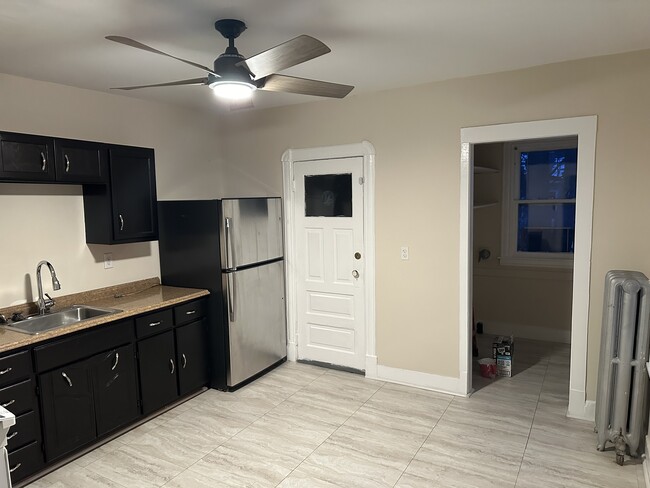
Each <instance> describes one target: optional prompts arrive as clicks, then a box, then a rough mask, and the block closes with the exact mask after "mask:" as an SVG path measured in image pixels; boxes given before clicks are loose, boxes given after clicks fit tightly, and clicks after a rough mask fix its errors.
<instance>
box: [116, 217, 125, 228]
mask: <svg viewBox="0 0 650 488" xmlns="http://www.w3.org/2000/svg"><path fill="white" fill-rule="evenodd" d="M117 218H118V219H120V230H124V217H122V214H119V215H118V216H117Z"/></svg>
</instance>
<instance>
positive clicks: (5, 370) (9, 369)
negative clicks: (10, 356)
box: [0, 368, 13, 375]
mask: <svg viewBox="0 0 650 488" xmlns="http://www.w3.org/2000/svg"><path fill="white" fill-rule="evenodd" d="M12 369H13V368H7V369H3V370H2V371H0V375H3V374H7V373H8V372H9V371H11V370H12Z"/></svg>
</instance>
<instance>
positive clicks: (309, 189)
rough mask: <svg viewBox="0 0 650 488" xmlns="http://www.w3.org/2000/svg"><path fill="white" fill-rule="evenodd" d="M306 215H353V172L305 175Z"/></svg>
mask: <svg viewBox="0 0 650 488" xmlns="http://www.w3.org/2000/svg"><path fill="white" fill-rule="evenodd" d="M305 216H306V217H352V174H351V173H345V174H338V175H337V174H329V175H313V176H305Z"/></svg>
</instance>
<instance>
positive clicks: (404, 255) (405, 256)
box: [399, 246, 409, 261]
mask: <svg viewBox="0 0 650 488" xmlns="http://www.w3.org/2000/svg"><path fill="white" fill-rule="evenodd" d="M399 255H400V258H402V260H403V261H406V260H408V258H409V248H408V246H402V247H401V248H400V251H399Z"/></svg>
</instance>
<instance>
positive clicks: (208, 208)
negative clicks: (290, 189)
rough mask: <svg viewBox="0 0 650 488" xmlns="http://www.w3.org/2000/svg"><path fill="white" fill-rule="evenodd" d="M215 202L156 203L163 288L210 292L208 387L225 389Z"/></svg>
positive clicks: (217, 223) (219, 262) (224, 351)
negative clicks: (185, 288)
mask: <svg viewBox="0 0 650 488" xmlns="http://www.w3.org/2000/svg"><path fill="white" fill-rule="evenodd" d="M218 213H219V202H218V201H217V200H197V201H166V202H158V221H159V222H158V223H159V248H160V273H161V280H162V283H163V285H170V286H182V287H189V288H206V289H208V290H210V297H209V298H208V301H209V303H210V313H209V328H208V329H209V341H210V366H211V368H210V369H211V381H210V386H211V387H212V388H217V389H220V390H225V389H226V387H227V386H226V358H227V349H226V347H227V344H228V338H227V335H226V334H227V332H226V327H225V326H224V322H223V308H222V307H223V303H222V302H223V297H222V290H221V260H220V255H219V218H218Z"/></svg>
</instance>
